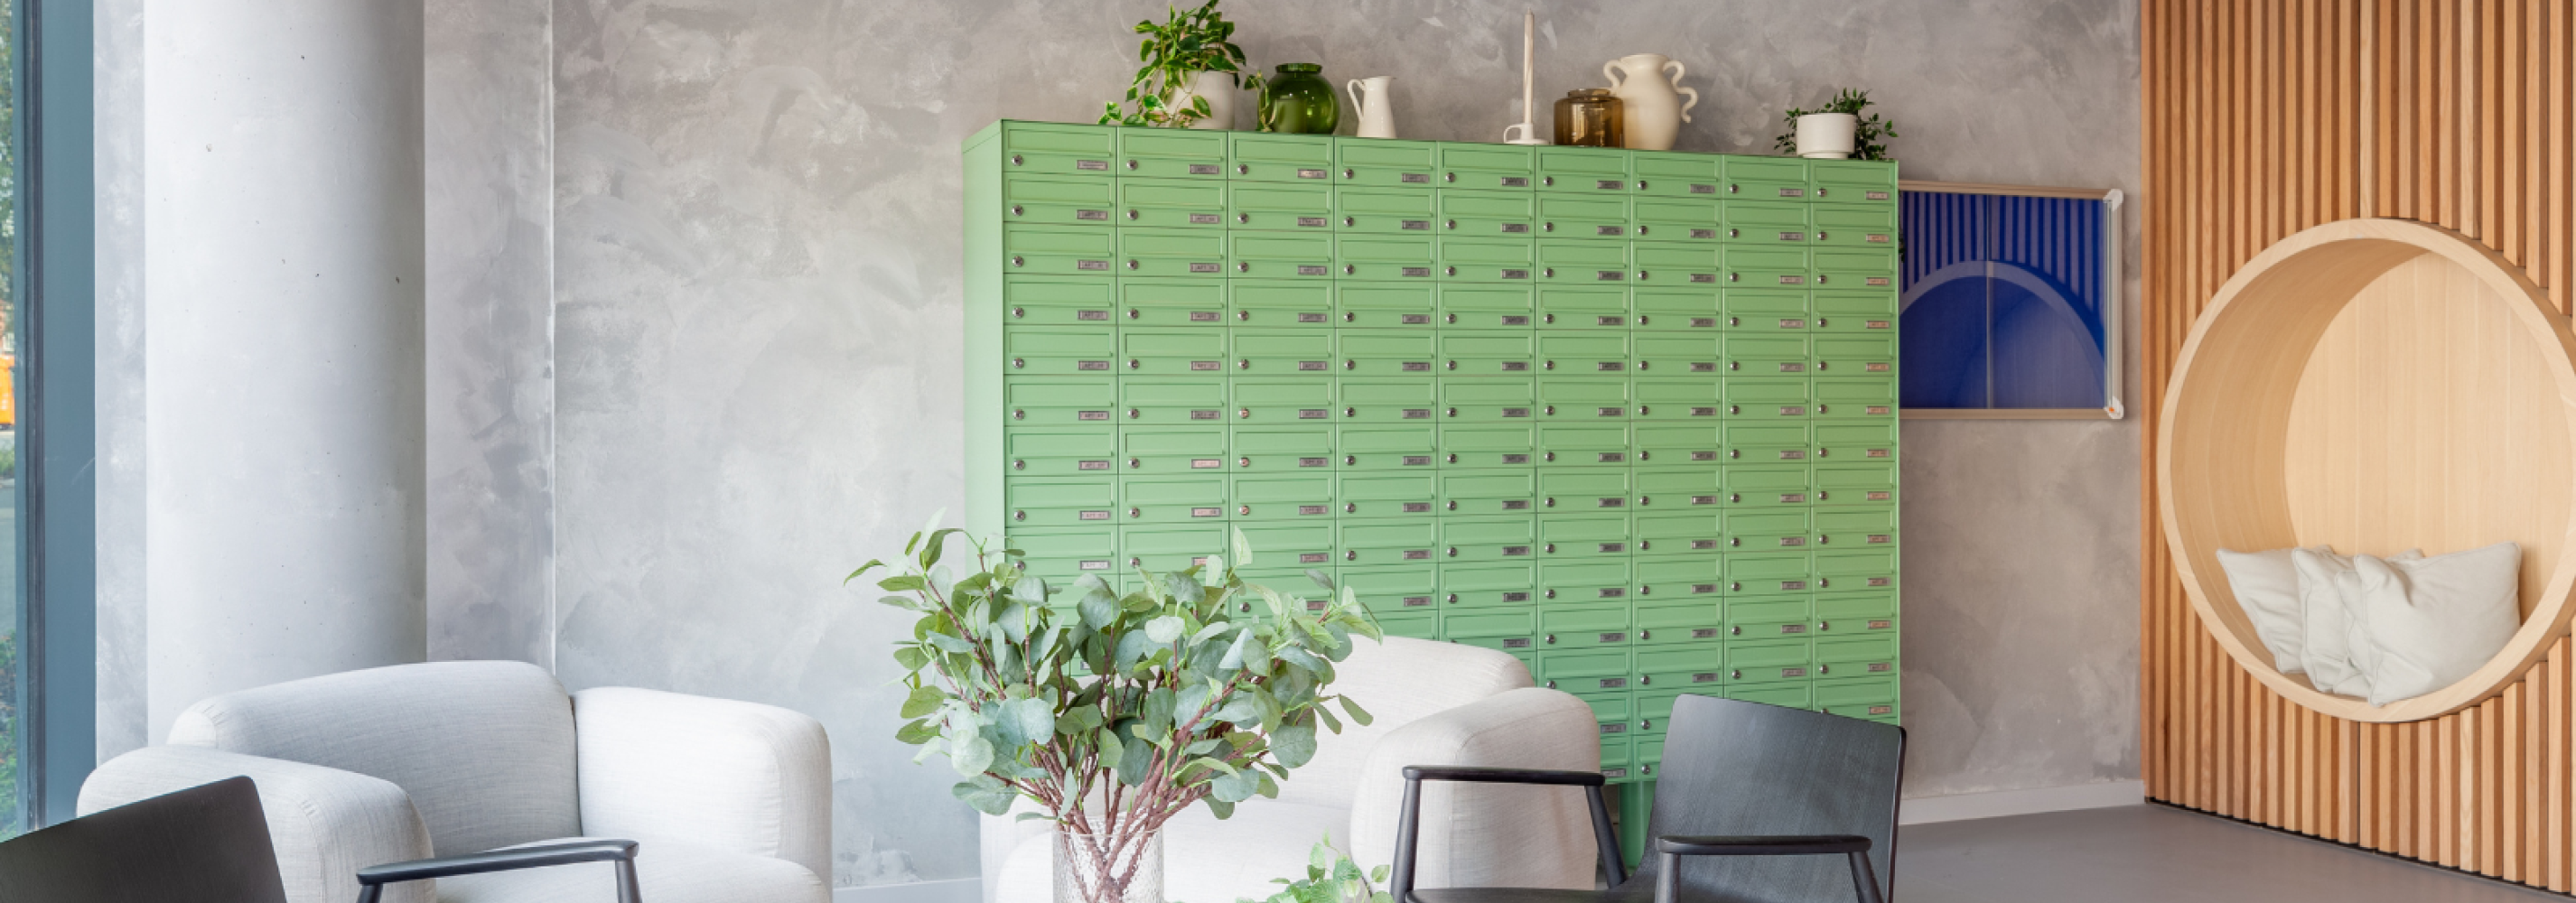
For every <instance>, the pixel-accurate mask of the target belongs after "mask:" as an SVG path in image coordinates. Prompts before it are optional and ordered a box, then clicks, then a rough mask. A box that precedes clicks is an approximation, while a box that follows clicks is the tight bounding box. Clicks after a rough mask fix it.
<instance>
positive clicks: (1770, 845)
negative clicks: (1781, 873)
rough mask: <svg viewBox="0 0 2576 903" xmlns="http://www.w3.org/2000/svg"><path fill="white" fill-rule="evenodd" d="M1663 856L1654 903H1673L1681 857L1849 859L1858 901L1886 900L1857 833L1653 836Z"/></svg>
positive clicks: (1866, 844) (1876, 902)
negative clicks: (1814, 857)
mask: <svg viewBox="0 0 2576 903" xmlns="http://www.w3.org/2000/svg"><path fill="white" fill-rule="evenodd" d="M1655 854H1656V855H1657V856H1659V857H1661V858H1662V860H1663V861H1662V862H1661V863H1659V864H1658V866H1659V870H1658V871H1657V872H1656V873H1655V903H1674V900H1675V899H1676V898H1678V896H1679V893H1678V891H1679V885H1680V883H1681V882H1680V878H1679V877H1678V876H1679V875H1680V874H1681V870H1682V866H1681V857H1684V856H1832V855H1836V854H1839V855H1841V856H1843V857H1844V858H1846V859H1849V860H1850V861H1851V873H1852V891H1853V893H1854V895H1855V896H1857V897H1858V898H1859V900H1860V903H1885V899H1884V898H1883V897H1881V896H1880V894H1879V891H1878V876H1877V874H1876V873H1875V872H1874V871H1872V870H1871V869H1870V867H1869V838H1867V837H1862V836H1860V835H1857V834H1775V835H1756V836H1748V837H1709V836H1700V837H1689V836H1665V837H1658V838H1655Z"/></svg>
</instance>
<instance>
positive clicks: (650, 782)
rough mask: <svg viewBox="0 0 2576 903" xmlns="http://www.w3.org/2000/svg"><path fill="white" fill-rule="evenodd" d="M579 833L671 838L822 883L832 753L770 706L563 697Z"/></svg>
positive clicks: (663, 697)
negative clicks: (792, 868) (804, 873)
mask: <svg viewBox="0 0 2576 903" xmlns="http://www.w3.org/2000/svg"><path fill="white" fill-rule="evenodd" d="M572 710H573V734H574V744H575V749H576V753H575V756H576V758H577V761H578V762H579V769H580V786H581V829H582V833H584V834H587V835H591V836H616V837H632V838H635V839H637V840H642V841H646V842H647V844H648V845H649V844H650V842H651V841H653V840H655V839H669V840H677V841H682V842H686V843H694V844H698V845H701V846H710V847H715V848H717V849H722V850H729V851H732V852H737V853H749V854H752V855H755V856H767V857H770V858H773V859H784V860H787V861H789V862H793V863H796V864H798V865H801V866H804V867H805V868H806V870H808V871H811V872H813V873H814V876H815V877H817V878H820V879H822V880H823V882H824V883H825V885H826V886H829V885H830V883H831V880H832V753H831V744H830V741H829V740H828V739H827V738H826V737H825V736H824V734H823V725H822V723H821V722H818V721H815V720H814V719H813V718H811V717H808V716H806V715H803V714H800V713H797V712H793V711H789V710H787V709H782V708H779V707H777V706H768V705H760V704H757V703H749V702H737V701H733V700H729V699H712V698H709V697H705V696H686V695H682V694H678V693H663V692H658V691H654V690H639V689H635V688H632V687H598V688H594V689H589V690H583V691H581V692H578V693H574V694H573V695H572Z"/></svg>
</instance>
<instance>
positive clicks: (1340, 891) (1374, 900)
mask: <svg viewBox="0 0 2576 903" xmlns="http://www.w3.org/2000/svg"><path fill="white" fill-rule="evenodd" d="M1386 873H1387V867H1386V866H1383V865H1381V866H1378V867H1377V868H1374V869H1370V870H1369V871H1367V872H1362V871H1360V864H1359V863H1357V862H1353V861H1351V854H1349V853H1347V852H1344V851H1342V849H1341V848H1339V847H1336V846H1333V835H1332V833H1331V832H1329V831H1328V832H1325V834H1324V839H1323V840H1319V841H1316V842H1315V850H1314V852H1311V853H1308V854H1306V877H1305V878H1303V879H1299V880H1290V879H1287V878H1273V879H1271V880H1270V883H1272V884H1285V885H1288V887H1287V889H1285V890H1282V891H1280V892H1278V893H1275V894H1271V895H1270V896H1269V897H1268V898H1265V899H1261V900H1255V899H1253V898H1251V897H1241V898H1238V899H1236V900H1235V903H1395V895H1394V894H1392V893H1389V892H1387V891H1384V890H1380V889H1378V885H1380V884H1383V883H1385V882H1386Z"/></svg>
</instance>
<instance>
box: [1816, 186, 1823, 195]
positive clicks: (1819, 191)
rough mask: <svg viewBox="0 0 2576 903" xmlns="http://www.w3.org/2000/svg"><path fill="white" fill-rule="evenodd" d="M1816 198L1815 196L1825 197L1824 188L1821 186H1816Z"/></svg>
mask: <svg viewBox="0 0 2576 903" xmlns="http://www.w3.org/2000/svg"><path fill="white" fill-rule="evenodd" d="M1816 196H1817V197H1824V196H1825V188H1824V186H1822V185H1819V186H1816Z"/></svg>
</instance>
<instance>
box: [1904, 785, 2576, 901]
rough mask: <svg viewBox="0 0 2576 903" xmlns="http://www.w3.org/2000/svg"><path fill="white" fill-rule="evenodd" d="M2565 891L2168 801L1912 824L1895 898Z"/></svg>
mask: <svg viewBox="0 0 2576 903" xmlns="http://www.w3.org/2000/svg"><path fill="white" fill-rule="evenodd" d="M2566 899H2567V898H2565V897H2561V896H2558V895H2555V894H2547V893H2542V892H2539V891H2529V890H2522V889H2519V888H2515V887H2512V886H2509V885H2505V884H2501V883H2498V882H2494V881H2488V880H2485V879H2481V878H2472V877H2469V876H2466V875H2461V874H2458V873H2456V872H2451V871H2448V870H2444V869H2437V868H2432V867H2428V866H2423V865H2417V864H2415V863H2411V862H2406V861H2404V860H2399V859H2393V858H2389V857H2386V856H2378V855H2373V854H2370V853H2363V852H2359V851H2355V850H2350V849H2346V848H2343V847H2340V846H2335V845H2333V844H2328V843H2321V842H2318V841H2314V840H2308V839H2305V838H2301V837H2297V836H2294V835H2290V834H2283V833H2280V832H2276V831H2269V830H2265V829H2262V828H2254V827H2248V826H2245V825H2240V824H2237V823H2235V822H2231V821H2226V820H2223V819H2218V818H2212V817H2209V816H2204V815H2195V814H2192V813H2189V812H2184V811H2180V810H2176V809H2170V808H2166V807H2162V806H2121V807H2117V808H2111V809H2086V810H2080V811H2075V812H2052V813H2048V814H2044V815H2017V816H2012V817H2009V818H1988V819H1979V820H1976V821H1961V822H1944V823H1938V824H1927V825H1914V826H1911V827H1907V828H1905V829H1903V832H1902V833H1901V834H1899V835H1898V840H1897V856H1896V894H1895V899H1893V900H1891V901H1890V903H2059V901H2082V903H2203V901H2210V903H2215V901H2229V903H2233V901H2260V903H2533V901H2539V900H2560V901H2564V900H2566Z"/></svg>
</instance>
